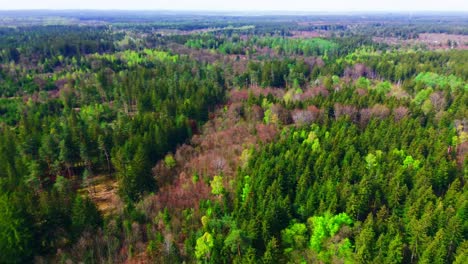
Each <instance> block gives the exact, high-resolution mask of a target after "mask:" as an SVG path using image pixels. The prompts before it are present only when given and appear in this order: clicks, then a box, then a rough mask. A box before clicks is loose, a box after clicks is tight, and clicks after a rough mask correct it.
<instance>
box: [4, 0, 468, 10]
mask: <svg viewBox="0 0 468 264" xmlns="http://www.w3.org/2000/svg"><path fill="white" fill-rule="evenodd" d="M0 9H3V10H12V9H124V10H205V11H209V10H213V11H258V10H265V11H328V12H334V11H335V12H343V11H345V12H346V11H349V12H352V11H468V0H231V1H221V0H0Z"/></svg>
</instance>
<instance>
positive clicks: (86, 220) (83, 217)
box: [71, 195, 103, 237]
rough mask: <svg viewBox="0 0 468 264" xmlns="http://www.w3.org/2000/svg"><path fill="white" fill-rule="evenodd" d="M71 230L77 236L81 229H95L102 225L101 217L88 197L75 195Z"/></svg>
mask: <svg viewBox="0 0 468 264" xmlns="http://www.w3.org/2000/svg"><path fill="white" fill-rule="evenodd" d="M71 222H72V230H73V234H75V236H76V237H78V236H79V235H80V234H81V233H82V232H83V231H85V230H86V231H91V232H92V231H95V230H97V228H99V227H101V226H102V223H103V221H102V217H101V214H100V213H99V211H98V210H97V208H96V205H95V204H94V203H93V202H92V201H91V200H90V199H89V198H84V199H83V198H82V197H80V196H79V195H78V196H76V198H75V202H74V203H73V207H72V215H71Z"/></svg>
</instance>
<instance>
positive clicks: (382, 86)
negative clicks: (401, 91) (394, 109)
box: [375, 81, 392, 94]
mask: <svg viewBox="0 0 468 264" xmlns="http://www.w3.org/2000/svg"><path fill="white" fill-rule="evenodd" d="M391 89H392V84H391V83H390V82H389V81H383V82H381V83H379V84H377V86H375V90H376V91H377V92H378V93H381V94H386V93H388V92H390V90H391Z"/></svg>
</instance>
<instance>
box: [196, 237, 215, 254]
mask: <svg viewBox="0 0 468 264" xmlns="http://www.w3.org/2000/svg"><path fill="white" fill-rule="evenodd" d="M213 246H214V240H213V236H212V235H211V234H210V233H208V232H205V233H204V234H203V236H201V237H199V238H198V239H197V244H196V246H195V256H196V258H197V259H200V260H201V259H204V260H209V259H210V253H211V249H212V248H213Z"/></svg>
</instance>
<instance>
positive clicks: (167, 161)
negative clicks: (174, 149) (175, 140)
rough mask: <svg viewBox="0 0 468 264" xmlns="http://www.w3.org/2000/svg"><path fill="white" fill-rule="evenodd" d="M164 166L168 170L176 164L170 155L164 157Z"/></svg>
mask: <svg viewBox="0 0 468 264" xmlns="http://www.w3.org/2000/svg"><path fill="white" fill-rule="evenodd" d="M164 164H165V165H166V166H167V167H168V168H169V169H172V168H174V167H175V166H176V165H177V163H176V160H175V159H174V157H173V156H172V155H170V154H168V155H166V156H165V157H164Z"/></svg>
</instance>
